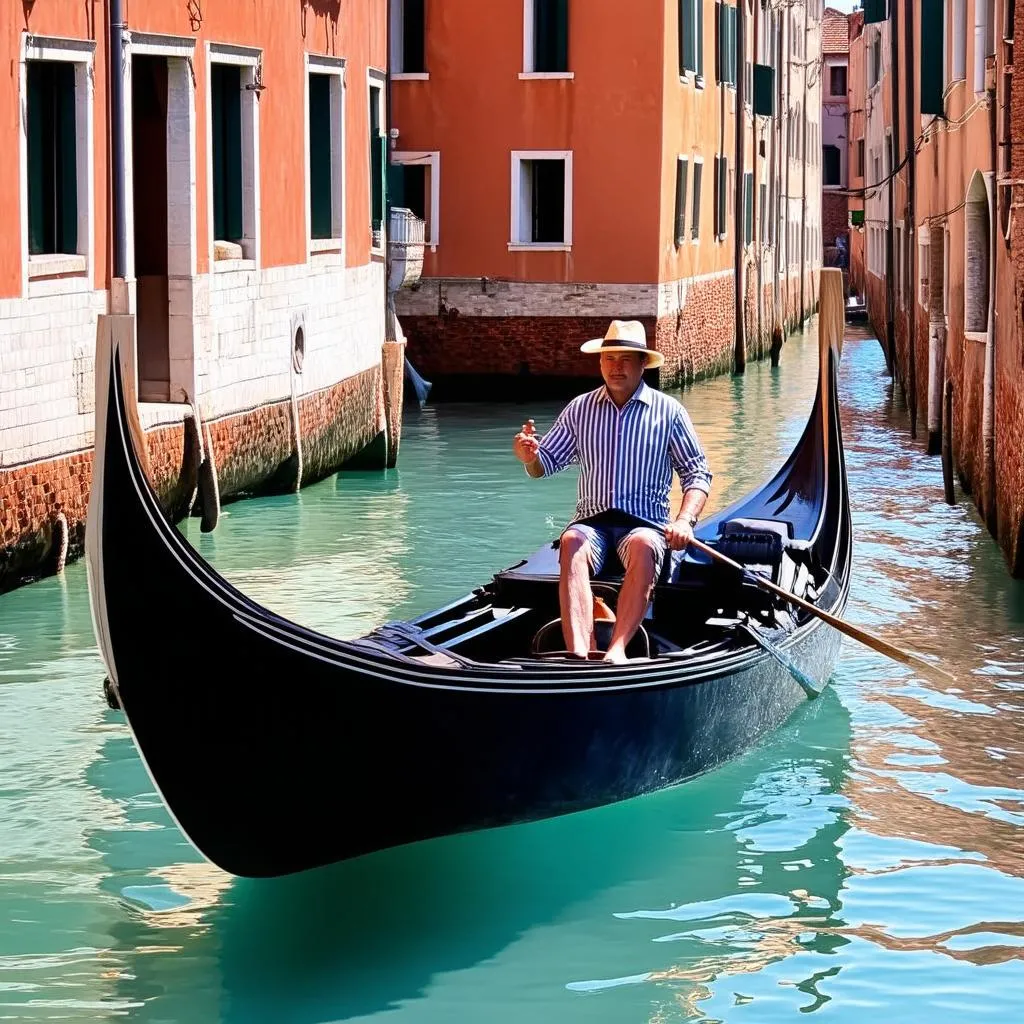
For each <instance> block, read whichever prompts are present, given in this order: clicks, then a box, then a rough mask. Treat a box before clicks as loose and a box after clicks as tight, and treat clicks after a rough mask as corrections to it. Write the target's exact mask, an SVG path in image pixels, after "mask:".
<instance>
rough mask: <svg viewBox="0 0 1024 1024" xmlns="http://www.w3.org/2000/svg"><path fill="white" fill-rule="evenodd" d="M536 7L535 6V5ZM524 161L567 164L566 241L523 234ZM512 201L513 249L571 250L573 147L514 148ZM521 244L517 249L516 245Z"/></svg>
mask: <svg viewBox="0 0 1024 1024" xmlns="http://www.w3.org/2000/svg"><path fill="white" fill-rule="evenodd" d="M531 9H532V7H531ZM524 160H562V161H563V162H564V163H565V190H564V193H563V194H564V200H563V210H562V241H561V243H560V244H558V243H551V242H541V243H533V242H527V241H524V240H523V237H522V216H523V210H522V186H521V179H522V163H523V161H524ZM511 188H512V202H511V219H510V223H509V249H510V251H517V250H518V249H519V248H526V249H539V250H541V251H543V250H545V249H546V250H548V251H551V250H552V248H553V247H554V249H555V250H556V251H561V250H567V249H569V248H571V246H572V207H573V194H572V150H571V149H550V150H548V149H514V150H512V180H511ZM513 246H515V247H517V249H516V250H513V249H512V247H513Z"/></svg>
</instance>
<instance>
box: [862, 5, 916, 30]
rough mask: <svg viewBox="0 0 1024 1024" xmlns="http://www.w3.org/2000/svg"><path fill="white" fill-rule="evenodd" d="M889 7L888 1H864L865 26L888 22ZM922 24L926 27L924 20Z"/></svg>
mask: <svg viewBox="0 0 1024 1024" xmlns="http://www.w3.org/2000/svg"><path fill="white" fill-rule="evenodd" d="M887 6H888V3H887V0H864V24H865V25H872V24H876V23H877V22H879V21H886V20H887V19H888V17H889V13H888V11H887V10H886V8H887ZM923 13H924V11H923V8H922V14H923ZM921 24H922V26H923V25H924V19H923V18H922V21H921Z"/></svg>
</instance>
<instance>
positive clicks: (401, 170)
mask: <svg viewBox="0 0 1024 1024" xmlns="http://www.w3.org/2000/svg"><path fill="white" fill-rule="evenodd" d="M388 205H389V206H392V207H394V206H400V207H404V208H406V209H408V207H407V205H406V201H405V165H404V164H388Z"/></svg>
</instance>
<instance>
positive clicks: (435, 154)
mask: <svg viewBox="0 0 1024 1024" xmlns="http://www.w3.org/2000/svg"><path fill="white" fill-rule="evenodd" d="M391 163H393V164H409V165H412V166H427V167H429V168H430V235H429V237H428V238H426V239H425V242H426V244H427V245H428V246H429V247H430V251H431V252H437V247H438V245H440V244H441V152H440V150H436V149H435V150H420V151H416V150H396V151H395V152H393V153H392V154H391Z"/></svg>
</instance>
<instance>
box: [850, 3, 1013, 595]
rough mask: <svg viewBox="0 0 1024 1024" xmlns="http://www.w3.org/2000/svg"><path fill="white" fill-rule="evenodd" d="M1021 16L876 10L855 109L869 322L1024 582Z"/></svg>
mask: <svg viewBox="0 0 1024 1024" xmlns="http://www.w3.org/2000/svg"><path fill="white" fill-rule="evenodd" d="M1022 8H1024V2H1022V0H951V2H944V0H914V2H913V3H907V2H905V0H904V2H901V3H897V4H894V5H892V7H891V8H890V10H889V11H888V17H887V16H886V15H887V12H886V10H885V7H884V4H880V3H877V2H873V3H871V4H868V5H866V6H865V18H864V20H865V27H864V32H863V37H862V38H863V47H864V50H865V53H866V55H867V69H868V74H867V83H866V85H867V89H866V95H865V96H863V97H852V98H851V106H854V107H855V106H857V105H858V104H862V105H863V106H864V107H865V109H866V125H865V132H866V136H867V149H868V153H869V170H868V173H867V177H868V178H869V179H872V180H871V181H870V182H869V184H873V183H874V182H876V181H879V180H882V181H885V182H886V184H885V185H884V186H883V187H881V188H879V189H869V190H868V192H867V195H866V200H865V206H866V213H865V219H866V222H867V240H866V242H867V244H866V264H867V270H866V279H867V286H866V288H867V299H868V311H869V314H870V315H871V318H872V320H873V321H874V323H875V326H876V329H877V330H878V333H879V336H880V337H881V338H882V339H883V340H884V342H885V345H886V347H887V350H888V351H889V353H890V360H891V362H892V364H893V370H894V373H895V375H896V377H897V379H898V380H899V381H900V384H901V385H902V388H903V391H904V393H905V395H906V397H907V402H908V405H909V407H910V412H911V423H912V427H913V429H914V431H915V433H916V432H918V430H917V426H918V423H919V422H923V424H924V430H923V431H920V433H921V434H922V435H923V436H924V437H925V438H926V441H927V444H928V449H929V451H930V452H932V453H933V454H937V453H938V452H939V449H940V446H941V443H942V442H943V441H946V442H948V448H949V450H950V452H951V461H950V464H949V466H948V468H947V473H946V475H947V491H948V492H951V491H952V486H953V480H952V476H953V473H954V466H955V473H956V475H957V476H958V477H959V479H960V481H961V483H962V484H963V486H964V487H965V489H966V490H967V491H968V492H969V493H970V494H971V495H972V496H973V498H974V500H975V502H976V504H977V507H978V510H979V512H980V513H981V515H982V517H983V518H984V520H985V522H986V523H987V524H988V526H989V529H990V530H991V531H992V533H993V534H994V535H995V536H996V537H997V538H998V540H999V542H1000V544H1001V546H1002V548H1003V550H1004V551H1005V553H1006V555H1007V558H1008V560H1009V562H1010V566H1011V570H1012V571H1013V572H1014V573H1015V574H1016V575H1019V576H1024V379H1022V377H1021V372H1020V367H1021V365H1022V363H1024V305H1022V303H1021V295H1022V294H1024V224H1022V220H1021V215H1020V210H1021V208H1022V207H1024V151H1022V147H1021V146H1020V145H1019V143H1020V140H1021V139H1022V138H1024V52H1022V50H1021V49H1020V48H1017V47H1015V45H1014V33H1015V25H1017V24H1021V20H1020V19H1021V18H1024V10H1022ZM894 58H895V59H894ZM894 67H895V68H896V74H895V76H894V73H893V68H894ZM908 69H909V74H908ZM883 133H884V135H883ZM872 160H873V161H874V165H875V167H874V170H872V169H871V167H870V162H871V161H872ZM890 189H891V192H892V195H891V198H890V197H889V191H890ZM947 389H948V390H949V391H950V393H951V394H950V404H951V410H952V416H951V418H950V417H947V416H945V415H944V410H945V407H946V391H947Z"/></svg>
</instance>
